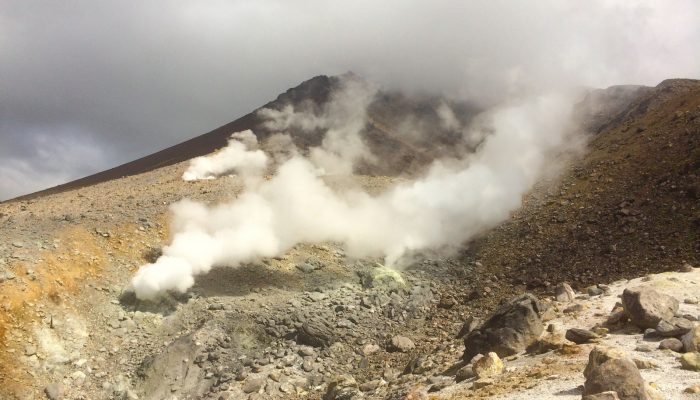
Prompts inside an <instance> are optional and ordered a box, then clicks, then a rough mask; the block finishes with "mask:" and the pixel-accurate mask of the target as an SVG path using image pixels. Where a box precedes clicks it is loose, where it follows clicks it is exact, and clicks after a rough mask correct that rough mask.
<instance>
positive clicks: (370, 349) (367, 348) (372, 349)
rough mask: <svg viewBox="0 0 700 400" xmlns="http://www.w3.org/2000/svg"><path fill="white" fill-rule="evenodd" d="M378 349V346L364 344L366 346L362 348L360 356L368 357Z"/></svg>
mask: <svg viewBox="0 0 700 400" xmlns="http://www.w3.org/2000/svg"><path fill="white" fill-rule="evenodd" d="M380 349H381V348H380V347H379V346H378V345H376V344H371V343H370V344H366V345H365V346H364V347H363V348H362V354H364V355H365V356H368V355H370V354H373V353H376V352H378V351H379V350H380Z"/></svg>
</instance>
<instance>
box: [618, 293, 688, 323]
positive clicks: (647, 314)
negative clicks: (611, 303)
mask: <svg viewBox="0 0 700 400" xmlns="http://www.w3.org/2000/svg"><path fill="white" fill-rule="evenodd" d="M622 304H623V306H624V308H625V312H626V313H627V315H628V316H629V318H630V320H631V321H632V323H633V324H635V325H637V326H638V327H640V328H642V329H644V328H656V326H657V325H658V324H659V321H661V320H663V319H666V320H670V319H671V318H673V316H674V315H675V314H676V311H678V300H676V299H675V298H673V297H671V296H668V295H665V294H661V293H659V292H657V291H656V290H654V289H651V288H648V287H636V288H631V289H630V288H628V289H625V291H624V292H623V293H622Z"/></svg>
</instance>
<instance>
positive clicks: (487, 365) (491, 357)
mask: <svg viewBox="0 0 700 400" xmlns="http://www.w3.org/2000/svg"><path fill="white" fill-rule="evenodd" d="M503 368H504V365H503V361H501V359H500V358H498V355H497V354H496V353H494V352H490V353H488V354H487V355H486V356H484V357H482V358H480V359H478V360H477V361H476V362H474V364H473V365H472V369H473V371H474V375H476V376H477V377H478V378H479V379H481V378H490V377H493V376H496V375H500V374H501V373H502V372H503Z"/></svg>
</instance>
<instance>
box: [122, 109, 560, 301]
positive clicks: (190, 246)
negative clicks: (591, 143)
mask: <svg viewBox="0 0 700 400" xmlns="http://www.w3.org/2000/svg"><path fill="white" fill-rule="evenodd" d="M569 104H571V103H570V102H569V101H567V99H564V98H561V97H558V96H555V95H550V96H542V97H536V98H531V99H529V100H528V101H526V102H522V103H520V104H511V105H507V106H503V107H500V108H497V109H494V110H492V111H490V112H488V113H486V114H485V115H482V116H481V118H480V119H479V120H480V124H481V125H480V126H479V129H481V128H483V125H484V124H488V125H489V126H490V129H492V131H493V133H492V134H490V135H489V136H487V137H486V139H485V140H484V142H483V143H482V145H481V147H480V148H479V149H478V151H477V152H476V153H474V154H472V155H469V156H468V157H465V158H464V159H463V160H459V161H457V162H449V163H448V162H442V161H439V160H438V161H436V162H435V163H434V164H433V165H432V166H431V168H430V169H429V171H428V172H427V173H426V175H425V176H424V177H423V178H421V179H418V180H416V181H414V182H409V183H405V184H400V185H398V186H395V187H394V188H392V189H390V190H388V191H386V192H385V193H383V194H381V195H378V196H376V197H372V196H370V195H368V194H366V193H364V192H361V191H357V190H348V191H341V192H335V191H333V190H331V189H330V188H329V187H328V186H327V185H326V184H325V183H324V181H323V179H321V175H322V172H323V171H322V170H320V169H319V166H318V165H317V164H314V160H313V159H307V158H303V157H301V156H298V155H295V156H292V157H291V158H290V159H288V160H287V161H285V162H284V163H283V164H282V165H280V167H279V169H278V172H277V174H276V175H275V176H274V177H273V178H272V179H270V180H268V181H265V180H261V179H255V178H256V176H258V175H256V174H260V169H256V168H252V169H241V170H240V171H239V172H240V173H241V174H247V175H246V177H247V179H246V191H245V192H244V193H243V194H242V195H241V196H239V197H238V198H237V199H236V200H235V201H232V202H231V203H228V204H223V205H218V206H214V207H207V206H205V205H203V204H200V203H196V202H192V201H189V200H183V201H181V202H179V203H176V204H174V205H173V206H172V207H171V211H172V213H173V232H174V237H173V240H172V243H171V244H170V245H168V246H166V247H165V248H164V249H163V256H162V257H160V258H159V259H158V260H157V261H156V262H155V263H152V264H147V265H144V266H142V267H141V269H140V270H139V271H138V272H137V274H136V275H135V276H134V278H133V280H132V287H133V289H134V290H135V293H136V295H137V296H138V297H139V298H142V299H148V298H153V297H156V296H158V294H159V293H162V292H163V291H165V290H177V291H185V290H187V289H188V288H189V287H191V286H192V285H193V283H194V276H195V275H197V274H201V273H206V272H207V271H209V270H210V269H211V268H212V267H214V266H229V267H236V266H238V265H241V264H242V263H246V262H250V261H253V260H255V259H257V258H259V257H272V256H276V255H280V254H283V253H284V252H286V251H287V250H289V249H290V248H291V247H292V246H294V245H296V244H297V243H302V242H324V241H334V242H341V243H343V244H344V246H345V248H346V251H347V253H348V255H350V256H355V257H364V256H382V257H384V258H385V260H386V263H387V264H389V265H396V264H397V263H399V261H400V259H401V257H402V256H404V255H406V254H407V253H409V252H411V251H414V250H423V249H435V248H438V249H439V248H449V247H453V246H457V245H460V244H461V243H463V242H464V241H465V240H467V239H469V238H470V237H472V236H474V235H475V234H477V233H479V232H481V231H483V230H485V229H488V228H490V227H493V226H494V225H496V224H498V223H499V222H501V221H503V220H504V219H506V218H507V217H508V215H509V213H510V212H511V211H513V210H514V209H516V208H518V207H519V206H520V203H521V197H522V196H523V195H524V194H525V193H526V192H527V191H528V190H529V189H530V188H531V187H532V185H533V184H534V183H535V182H536V180H537V179H538V177H540V176H541V174H542V173H543V172H545V171H546V168H547V160H548V156H550V155H551V154H552V153H553V152H557V151H560V150H562V149H563V148H565V147H566V146H567V145H568V144H569V143H571V141H570V140H569V136H568V135H569V132H570V129H568V126H567V121H568V115H569V106H568V105H569ZM443 112H444V110H443ZM355 115H356V119H357V120H358V121H359V122H358V121H355V122H356V123H357V124H361V123H364V122H363V121H364V118H365V116H364V114H362V113H360V114H355ZM447 119H448V121H449V119H450V118H449V116H448V117H447ZM284 121H289V120H288V119H287V120H284ZM284 121H282V122H280V121H279V120H275V121H274V122H273V123H278V124H281V125H279V129H286V127H287V126H288V123H287V122H284ZM474 129H476V128H474ZM467 134H469V132H467ZM229 146H231V147H235V148H236V149H237V150H235V151H236V152H239V153H238V155H239V156H240V157H241V159H242V158H244V157H251V156H252V155H251V153H255V154H258V153H256V152H257V150H247V149H246V150H242V149H241V147H240V146H241V143H240V142H239V141H235V140H234V141H232V142H231V143H230V145H229ZM338 150H339V151H340V153H338V154H337V156H338V157H340V159H342V158H343V157H345V156H346V155H344V154H342V148H339V149H338ZM221 153H222V154H223V153H224V152H221ZM214 157H216V155H215V156H212V157H210V158H208V161H207V162H211V161H213V160H214ZM256 157H257V156H256ZM200 163H202V164H205V162H204V161H200ZM193 165H194V164H193ZM227 165H229V166H227V168H229V167H230V164H227ZM213 169H214V168H213ZM224 169H226V168H224ZM217 170H221V169H217Z"/></svg>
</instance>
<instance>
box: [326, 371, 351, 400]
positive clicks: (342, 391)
mask: <svg viewBox="0 0 700 400" xmlns="http://www.w3.org/2000/svg"><path fill="white" fill-rule="evenodd" d="M358 395H360V390H359V388H358V386H357V381H355V378H353V377H352V375H340V376H337V377H335V378H334V379H333V380H332V381H331V382H330V383H329V384H328V388H327V389H326V393H325V394H324V395H323V400H350V399H352V398H354V397H355V396H358Z"/></svg>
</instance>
